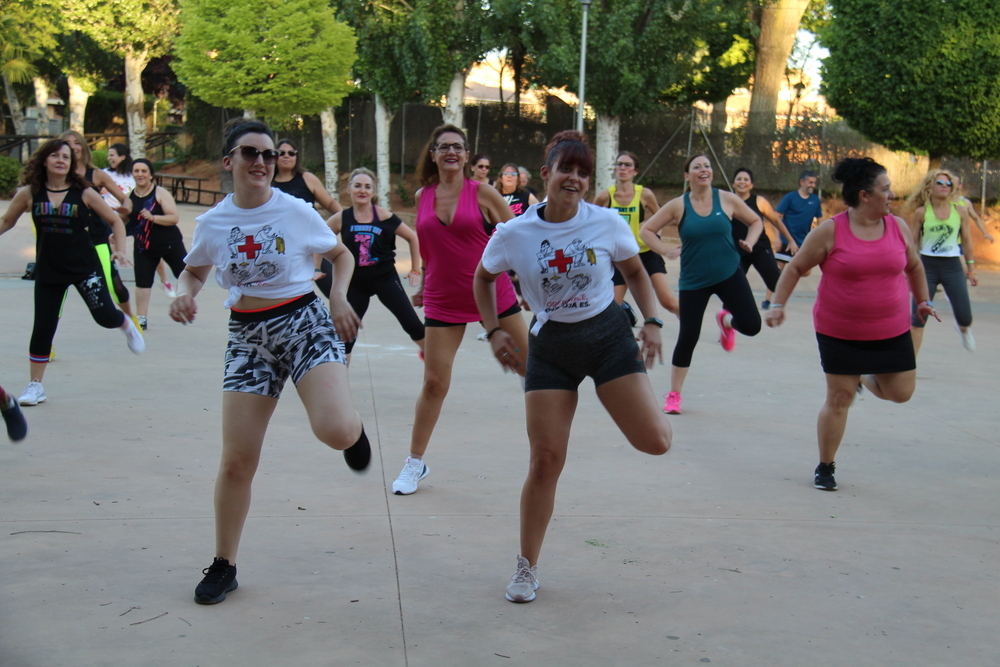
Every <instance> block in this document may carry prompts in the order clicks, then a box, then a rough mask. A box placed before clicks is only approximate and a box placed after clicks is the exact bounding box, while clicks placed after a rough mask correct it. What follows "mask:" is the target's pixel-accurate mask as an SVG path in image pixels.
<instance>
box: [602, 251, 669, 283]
mask: <svg viewBox="0 0 1000 667" xmlns="http://www.w3.org/2000/svg"><path fill="white" fill-rule="evenodd" d="M639 260H640V261H641V262H642V266H643V268H645V269H646V273H648V274H649V275H653V274H654V273H664V274H665V273H666V272H667V265H666V264H664V262H663V255H661V254H660V253H658V252H653V251H652V250H647V251H645V252H640V253H639ZM611 282H612V283H613V284H615V285H624V284H625V276H623V275H622V272H621V271H619V270H618V267H617V266H616V267H615V272H614V274H613V275H612V276H611Z"/></svg>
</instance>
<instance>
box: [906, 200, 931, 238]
mask: <svg viewBox="0 0 1000 667" xmlns="http://www.w3.org/2000/svg"><path fill="white" fill-rule="evenodd" d="M926 209H927V207H926V206H920V207H919V208H917V210H915V211H914V212H913V217H912V218H910V224H909V232H910V238H911V239H913V243H914V245H916V246H918V247H919V246H920V237H921V236H923V233H924V212H925V211H926Z"/></svg>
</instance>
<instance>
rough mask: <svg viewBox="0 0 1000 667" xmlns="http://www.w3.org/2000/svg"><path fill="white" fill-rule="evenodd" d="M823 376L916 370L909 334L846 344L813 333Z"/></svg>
mask: <svg viewBox="0 0 1000 667" xmlns="http://www.w3.org/2000/svg"><path fill="white" fill-rule="evenodd" d="M816 341H817V342H818V343H819V360H820V363H821V364H822V366H823V372H824V373H828V374H830V375H878V374H880V373H904V372H906V371H912V370H915V369H916V368H917V356H916V355H915V354H914V353H913V339H912V338H911V337H910V332H909V331H907V332H906V333H904V334H902V335H899V336H896V337H894V338H884V339H882V340H845V339H843V338H834V337H833V336H827V335H825V334H821V333H819V332H817V333H816Z"/></svg>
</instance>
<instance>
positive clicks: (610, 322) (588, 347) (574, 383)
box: [524, 301, 646, 392]
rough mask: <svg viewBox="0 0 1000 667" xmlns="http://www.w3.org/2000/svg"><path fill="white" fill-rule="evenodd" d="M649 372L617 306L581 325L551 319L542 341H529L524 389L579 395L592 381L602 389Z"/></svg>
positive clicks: (536, 338) (533, 338)
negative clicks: (587, 379) (584, 384)
mask: <svg viewBox="0 0 1000 667" xmlns="http://www.w3.org/2000/svg"><path fill="white" fill-rule="evenodd" d="M533 324H534V323H532V325H533ZM645 372H646V367H645V365H643V363H642V360H641V359H640V358H639V346H638V345H637V344H636V342H635V337H634V336H633V335H632V327H630V326H629V322H628V316H627V315H626V314H625V311H624V310H622V309H621V307H620V306H619V305H618V304H617V303H615V302H614V301H612V302H611V303H610V304H609V305H608V307H607V308H605V309H604V310H603V311H602V312H600V313H598V314H597V315H595V316H593V317H591V318H588V319H586V320H583V321H582V322H572V323H567V322H554V321H552V320H549V321H548V322H546V323H545V324H544V325H543V326H542V329H541V331H539V332H538V335H537V336H535V335H531V336H529V339H528V367H527V373H526V374H525V378H524V390H525V391H526V392H527V391H538V390H542V389H564V390H566V391H576V390H577V388H578V387H579V386H580V383H581V382H583V379H584V378H585V377H587V376H590V377H592V378H593V379H594V386H595V387H599V386H601V385H602V384H604V383H605V382H609V381H611V380H615V379H618V378H620V377H623V376H625V375H631V374H632V373H645Z"/></svg>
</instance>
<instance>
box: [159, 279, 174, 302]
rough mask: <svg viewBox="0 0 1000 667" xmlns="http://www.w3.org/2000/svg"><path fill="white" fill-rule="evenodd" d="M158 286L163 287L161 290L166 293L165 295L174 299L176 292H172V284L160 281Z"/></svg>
mask: <svg viewBox="0 0 1000 667" xmlns="http://www.w3.org/2000/svg"><path fill="white" fill-rule="evenodd" d="M160 287H162V288H163V292H164V294H166V295H167V297H169V298H171V299H176V298H177V293H176V292H174V286H173V285H171V284H170V283H160Z"/></svg>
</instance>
